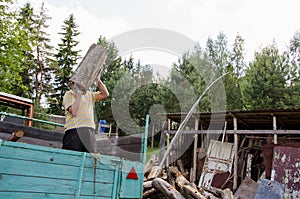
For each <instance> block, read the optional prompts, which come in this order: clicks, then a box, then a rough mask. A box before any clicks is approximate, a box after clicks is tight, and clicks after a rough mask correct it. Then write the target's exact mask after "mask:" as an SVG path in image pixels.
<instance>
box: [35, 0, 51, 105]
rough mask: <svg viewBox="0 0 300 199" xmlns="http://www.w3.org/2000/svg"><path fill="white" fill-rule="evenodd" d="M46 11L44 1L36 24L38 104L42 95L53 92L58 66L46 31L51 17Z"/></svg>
mask: <svg viewBox="0 0 300 199" xmlns="http://www.w3.org/2000/svg"><path fill="white" fill-rule="evenodd" d="M46 11H47V10H46V9H45V7H44V3H42V5H41V7H40V11H39V14H38V15H36V17H35V24H34V28H35V31H34V32H35V46H34V47H35V57H36V64H35V69H34V70H33V71H32V73H33V74H34V78H33V79H34V84H33V85H34V89H35V99H36V103H37V104H38V105H40V104H41V99H42V96H47V95H49V94H48V93H51V92H53V86H52V82H51V80H52V76H53V73H54V72H55V66H56V65H55V63H56V62H55V60H54V58H53V46H51V45H50V38H49V34H47V33H46V29H47V28H48V27H49V26H48V25H47V24H46V22H47V20H49V19H51V18H50V17H49V16H47V14H46Z"/></svg>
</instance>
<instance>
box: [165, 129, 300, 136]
mask: <svg viewBox="0 0 300 199" xmlns="http://www.w3.org/2000/svg"><path fill="white" fill-rule="evenodd" d="M164 132H165V133H168V134H175V133H176V130H170V131H169V130H165V131H164ZM182 133H183V134H195V133H196V134H222V133H223V130H182ZM274 133H276V134H277V135H292V134H293V135H297V134H300V129H299V130H226V134H238V135H246V134H255V135H256V134H269V135H273V134H274Z"/></svg>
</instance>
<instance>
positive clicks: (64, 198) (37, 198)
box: [0, 191, 111, 199]
mask: <svg viewBox="0 0 300 199" xmlns="http://www.w3.org/2000/svg"><path fill="white" fill-rule="evenodd" d="M0 196H1V197H2V198H5V199H16V198H17V199H18V198H22V199H41V198H43V199H74V195H71V194H69V195H67V194H52V193H17V192H11V191H5V192H1V191H0ZM91 198H93V199H111V197H103V196H80V199H91Z"/></svg>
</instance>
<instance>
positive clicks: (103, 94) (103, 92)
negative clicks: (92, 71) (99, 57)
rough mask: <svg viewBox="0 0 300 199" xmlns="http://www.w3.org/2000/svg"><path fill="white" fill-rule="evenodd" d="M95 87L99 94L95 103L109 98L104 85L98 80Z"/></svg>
mask: <svg viewBox="0 0 300 199" xmlns="http://www.w3.org/2000/svg"><path fill="white" fill-rule="evenodd" d="M97 86H98V89H99V93H98V94H97V95H96V101H100V100H103V99H105V98H107V97H108V96H109V92H108V90H107V88H106V86H105V84H104V83H103V82H102V81H101V80H100V79H99V78H98V79H97Z"/></svg>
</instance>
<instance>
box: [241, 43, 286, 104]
mask: <svg viewBox="0 0 300 199" xmlns="http://www.w3.org/2000/svg"><path fill="white" fill-rule="evenodd" d="M288 72H289V65H288V64H287V61H286V58H285V57H284V56H283V55H280V54H279V52H278V49H277V46H276V45H275V44H272V45H270V46H267V47H265V48H264V49H262V50H261V52H257V53H256V54H255V60H254V61H253V62H252V63H250V67H249V69H248V70H247V72H246V75H245V77H244V79H243V85H242V88H243V97H244V98H243V99H244V103H245V106H246V108H247V109H266V108H287V106H288V104H289V96H288V95H287V94H288V91H287V90H288V89H289V88H287V87H286V85H287V79H286V77H287V75H288Z"/></svg>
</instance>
